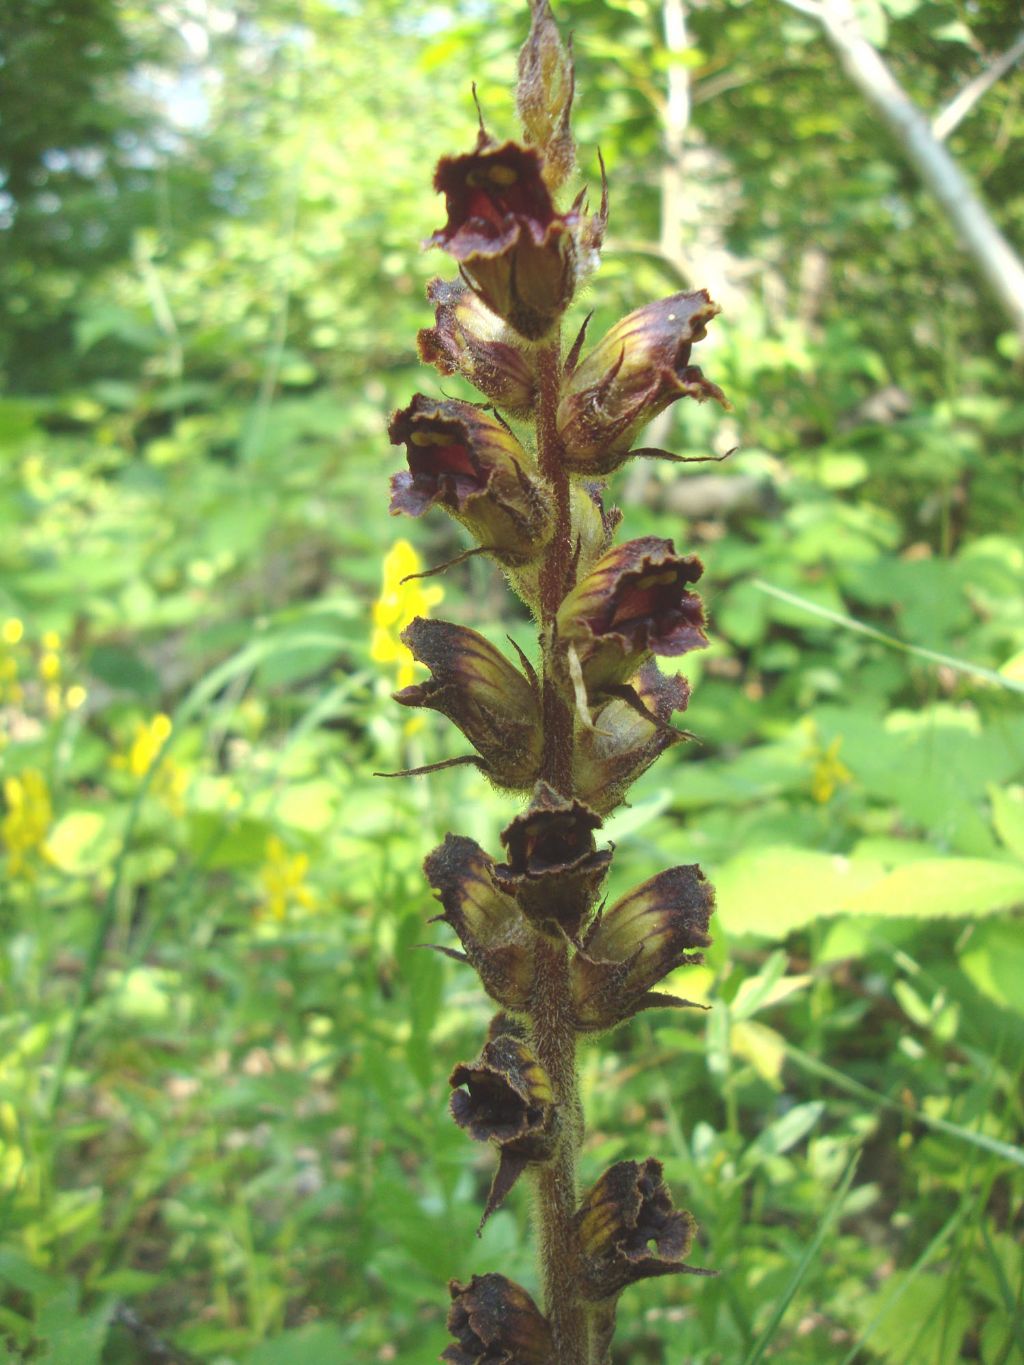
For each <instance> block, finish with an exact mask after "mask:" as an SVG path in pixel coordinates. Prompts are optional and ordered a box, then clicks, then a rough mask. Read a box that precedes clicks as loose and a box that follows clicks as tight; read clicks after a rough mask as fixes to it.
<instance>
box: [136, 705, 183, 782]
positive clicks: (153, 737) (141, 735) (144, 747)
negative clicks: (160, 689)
mask: <svg viewBox="0 0 1024 1365" xmlns="http://www.w3.org/2000/svg"><path fill="white" fill-rule="evenodd" d="M173 728H174V727H173V726H172V724H171V718H170V716H165V715H164V714H163V713H162V712H161V713H160V714H159V715H156V716H154V717H153V719H152V720H151V721H150V722H149V724H148V725H147V724H146V722H145V721H139V723H138V724H137V725H136V727H135V738H134V739H133V740H132V744H131V748H130V749H129V750H128V758H127V762H126V764H125V766H126V767H127V769H128V771H129V772H130V773H131V775H132V777H145V776H146V774H147V773H148V772H149V770H150V768H152V766H153V764H154V763H155V762H156V760H157V759H158V758H159V756H160V750H161V749H162V748H163V747H164V745H165V744H166V743H167V741H168V740H169V739H170V737H171V730H172V729H173Z"/></svg>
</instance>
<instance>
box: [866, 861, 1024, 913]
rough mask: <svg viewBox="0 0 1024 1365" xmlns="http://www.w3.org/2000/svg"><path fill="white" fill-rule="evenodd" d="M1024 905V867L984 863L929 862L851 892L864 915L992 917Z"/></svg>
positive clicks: (912, 865) (905, 868)
mask: <svg viewBox="0 0 1024 1365" xmlns="http://www.w3.org/2000/svg"><path fill="white" fill-rule="evenodd" d="M1022 902H1024V867H1017V866H1015V865H1014V864H1013V863H1002V862H996V861H995V860H989V859H986V858H928V859H922V860H921V861H920V862H917V863H910V864H908V865H907V866H906V867H898V868H896V869H895V870H894V871H893V872H890V873H889V875H888V876H887V877H885V878H883V879H882V880H881V881H879V882H878V883H876V884H875V885H874V886H871V887H869V888H866V889H860V890H858V891H856V892H855V893H853V895H852V896H851V897H850V899H849V901H848V903H847V904H848V908H849V909H850V910H856V911H859V913H860V914H862V915H894V916H899V917H912V918H914V919H938V918H947V917H948V918H957V917H965V918H966V917H974V916H978V915H991V914H993V913H994V912H995V911H997V910H1006V909H1009V908H1010V907H1011V906H1014V905H1019V904H1021V903H1022Z"/></svg>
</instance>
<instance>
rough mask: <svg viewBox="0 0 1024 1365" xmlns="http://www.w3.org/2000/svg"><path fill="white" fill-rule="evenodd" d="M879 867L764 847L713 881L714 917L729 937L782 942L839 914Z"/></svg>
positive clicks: (877, 875) (826, 855) (878, 872)
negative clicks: (826, 917) (796, 930)
mask: <svg viewBox="0 0 1024 1365" xmlns="http://www.w3.org/2000/svg"><path fill="white" fill-rule="evenodd" d="M883 875H884V868H883V867H882V865H881V864H880V863H877V862H873V861H866V862H862V861H854V860H853V859H851V858H844V857H842V856H840V855H839V854H829V853H816V852H814V851H813V850H811V849H806V848H763V849H755V850H753V851H752V852H750V853H746V854H741V855H740V857H739V858H736V859H734V861H733V862H731V863H728V864H727V865H726V866H725V867H723V868H722V869H721V870H720V871H719V872H718V873H716V875H715V877H714V882H715V889H716V892H717V896H718V911H717V914H718V918H719V919H720V920H721V922H722V923H723V924H724V925H725V928H726V930H727V932H728V933H730V934H755V935H756V936H757V937H759V938H767V939H773V940H779V939H783V938H785V937H786V936H787V934H790V933H792V932H793V930H794V929H800V928H803V926H804V925H807V924H810V923H811V922H812V921H813V920H816V919H820V918H822V917H823V916H826V915H837V914H841V913H842V912H843V911H844V910H845V909H846V908H847V907H848V905H849V902H850V900H851V898H852V897H853V896H854V895H855V894H856V892H857V891H859V890H863V889H866V888H868V887H870V886H871V885H873V884H874V883H875V882H877V881H879V880H880V879H881V877H882V876H883Z"/></svg>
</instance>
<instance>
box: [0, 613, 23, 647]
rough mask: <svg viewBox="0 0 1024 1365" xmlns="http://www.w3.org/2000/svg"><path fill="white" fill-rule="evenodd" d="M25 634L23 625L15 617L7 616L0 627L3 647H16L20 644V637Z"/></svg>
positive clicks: (0, 638)
mask: <svg viewBox="0 0 1024 1365" xmlns="http://www.w3.org/2000/svg"><path fill="white" fill-rule="evenodd" d="M24 634H25V626H24V623H23V622H21V621H19V620H18V618H17V617H16V616H9V617H8V618H7V620H6V621H5V622H4V623H3V625H2V626H0V640H2V641H3V643H4V644H5V645H16V644H18V643H20V641H21V637H22V636H23V635H24Z"/></svg>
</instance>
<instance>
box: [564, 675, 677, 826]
mask: <svg viewBox="0 0 1024 1365" xmlns="http://www.w3.org/2000/svg"><path fill="white" fill-rule="evenodd" d="M689 699H690V685H689V683H688V682H687V681H686V679H685V678H683V677H680V676H676V677H671V678H667V677H665V675H664V674H663V673H661V672H660V671H659V669H658V667H657V665H656V664H654V663H653V662H652V663H647V664H645V665H644V666H643V668H641V670H640V672H639V673H638V674H637V676H636V678H634V680H633V682H632V683H627V684H624V685H623V687H622V688H621V690H620V691H619V693H618V694H617V695H615V696H613V697H611V698H610V699H609V700H608V701H606V702H604V703H603V704H601V705H599V706H598V707H597V709H596V710H595V712H594V718H593V727H592V728H590V729H587V728H586V727H583V726H581V727H580V730H579V733H578V735H577V737H576V752H575V755H574V761H573V780H574V784H575V789H576V790H577V791H578V792H579V794H580V796H581V798H582V799H583V800H584V801H585V802H586V803H587V805H588V806H590V807H591V808H592V809H593V810H595V811H596V812H597V813H598V815H607V814H608V813H609V812H610V811H613V810H614V809H615V807H616V806H617V805H619V803H620V802H621V801H622V799H623V797H624V796H625V794H626V792H627V791H628V790H629V788H630V787H631V786H632V784H633V783H634V782H635V781H636V779H637V778H638V777H639V776H640V775H641V774H642V773H645V772H646V771H647V769H648V768H649V767H650V766H651V764H652V763H653V762H654V760H655V759H656V758H658V757H659V756H660V755H661V754H663V753H664V752H665V750H666V749H669V748H671V747H672V745H673V744H679V743H681V742H682V741H683V740H684V739H687V738H689V735H688V734H687V732H686V731H685V730H677V729H675V727H674V726H672V725H670V724H669V719H670V717H671V716H672V713H673V711H685V710H686V706H687V703H688V701H689Z"/></svg>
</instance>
